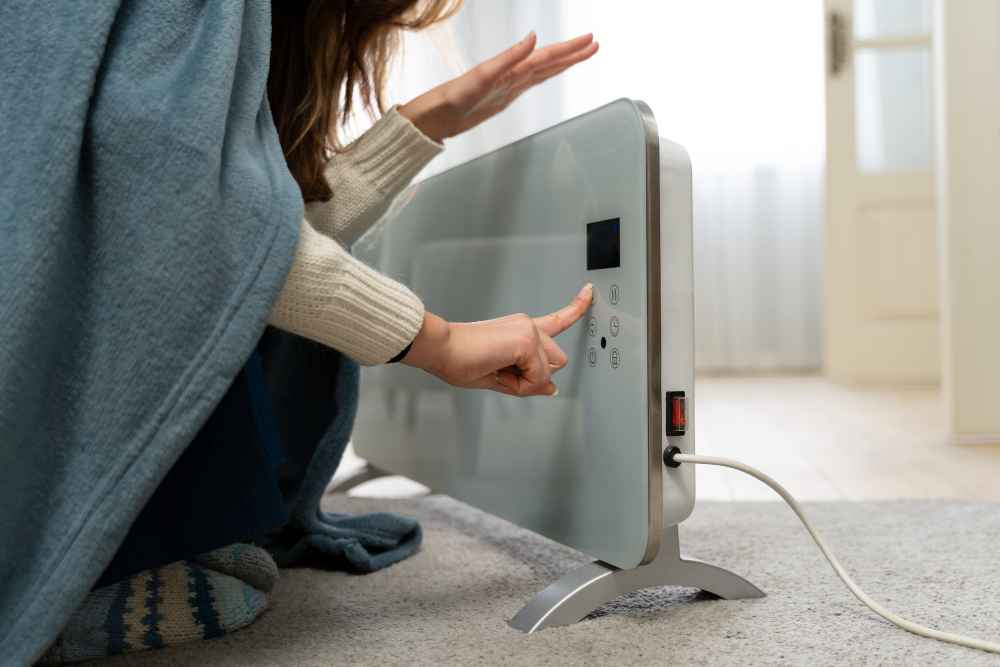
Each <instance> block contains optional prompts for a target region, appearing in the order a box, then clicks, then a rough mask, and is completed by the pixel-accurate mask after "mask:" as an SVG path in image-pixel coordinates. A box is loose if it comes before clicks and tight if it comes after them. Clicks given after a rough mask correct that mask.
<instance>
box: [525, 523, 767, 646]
mask: <svg viewBox="0 0 1000 667" xmlns="http://www.w3.org/2000/svg"><path fill="white" fill-rule="evenodd" d="M653 586H688V587H693V588H700V589H702V590H703V591H706V592H708V593H712V594H713V595H716V596H717V597H720V598H725V599H727V600H735V599H739V598H759V597H764V592H763V591H761V590H760V589H759V588H757V587H756V586H754V585H753V584H751V583H750V582H749V581H747V580H746V579H744V578H743V577H741V576H739V575H737V574H733V573H732V572H730V571H729V570H724V569H722V568H721V567H716V566H715V565H709V564H708V563H702V562H701V561H697V560H687V559H685V558H682V557H681V553H680V541H679V539H678V535H677V526H671V527H669V528H667V529H666V530H665V531H664V535H663V543H662V544H661V545H660V553H659V554H658V555H657V557H656V558H655V559H653V560H652V561H651V562H649V563H647V564H646V565H640V566H639V567H637V568H633V569H630V570H619V569H618V568H616V567H614V566H611V565H608V564H606V563H602V562H600V561H595V562H593V563H590V564H589V565H583V566H581V567H579V568H577V569H575V570H573V571H572V572H569V573H567V574H566V575H565V576H563V577H562V578H561V579H559V580H558V581H555V582H553V583H552V584H550V585H549V586H548V587H547V588H546V589H545V590H543V591H541V592H540V593H538V594H537V595H535V597H534V598H532V599H531V601H530V602H529V603H528V604H526V605H525V606H524V607H523V608H522V609H521V611H519V612H517V615H516V616H514V618H513V619H511V621H510V625H511V626H513V627H514V628H516V629H517V630H520V631H522V632H528V633H531V632H535V631H536V630H544V629H545V628H552V627H557V626H560V625H570V624H572V623H576V622H577V621H579V620H582V619H583V618H584V617H586V616H587V615H588V614H590V613H591V612H592V611H594V610H595V609H597V608H598V607H600V606H601V605H602V604H605V603H606V602H609V601H611V600H614V599H615V598H617V597H619V596H620V595H624V594H625V593H629V592H631V591H636V590H639V589H641V588H651V587H653Z"/></svg>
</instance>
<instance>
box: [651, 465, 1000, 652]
mask: <svg viewBox="0 0 1000 667" xmlns="http://www.w3.org/2000/svg"><path fill="white" fill-rule="evenodd" d="M670 458H672V460H673V461H675V462H677V463H702V464H708V465H714V466H723V467H726V468H732V469H734V470H739V471H740V472H745V473H746V474H748V475H750V476H752V477H756V478H757V479H759V480H760V481H762V482H764V483H765V484H767V485H768V486H769V487H771V488H772V489H774V491H775V493H777V494H778V495H779V496H781V497H782V499H784V501H785V502H786V503H788V506H789V507H791V508H792V511H793V512H795V514H796V515H798V517H799V519H800V520H801V521H802V525H804V526H805V527H806V530H808V531H809V534H810V535H812V538H813V540H814V541H815V542H816V546H818V547H819V549H820V551H822V552H823V555H824V556H826V560H827V561H829V563H830V565H831V566H833V570H834V572H836V573H837V576H838V577H840V579H841V581H843V582H844V584H845V585H846V586H847V588H848V589H849V590H850V591H851V593H853V594H854V597H856V598H857V599H859V600H861V602H863V603H864V604H865V605H867V606H868V608H869V609H871V610H872V611H874V612H875V613H876V614H878V615H879V616H881V617H882V618H884V619H885V620H887V621H889V622H890V623H895V624H896V625H897V626H899V627H901V628H902V629H904V630H908V631H909V632H912V633H913V634H915V635H920V636H922V637H929V638H931V639H937V640H939V641H943V642H949V643H951V644H958V645H959V646H966V647H968V648H977V649H979V650H981V651H989V652H990V653H1000V644H996V643H993V642H987V641H983V640H981V639H975V638H973V637H965V636H963V635H957V634H954V633H951V632H942V631H940V630H935V629H934V628H928V627H925V626H923V625H919V624H918V623H914V622H913V621H910V620H907V619H905V618H903V617H902V616H900V615H899V614H896V613H894V612H892V611H889V610H888V609H886V608H885V607H883V606H882V605H880V604H879V603H878V602H876V601H875V600H873V599H871V598H870V597H868V594H867V593H865V592H864V591H863V590H861V588H860V587H859V586H858V585H857V584H856V583H854V580H853V579H851V577H850V575H849V574H847V571H846V570H844V567H843V566H842V565H841V564H840V561H838V560H837V558H836V557H835V556H834V555H833V554H832V553H830V549H829V547H827V546H826V542H824V541H823V538H822V537H820V535H819V533H817V532H816V529H815V528H813V526H812V524H811V523H810V522H809V519H807V518H806V515H805V513H804V512H803V511H802V507H801V506H800V505H799V503H798V501H797V500H795V498H793V497H792V495H791V494H790V493H788V491H786V490H785V487H783V486H781V485H780V484H778V483H777V482H776V481H774V480H773V479H771V478H770V477H768V476H767V475H765V474H764V473H762V472H761V471H759V470H757V469H756V468H752V467H750V466H748V465H746V464H744V463H740V462H739V461H734V460H733V459H725V458H720V457H717V456H698V455H695V454H680V453H675V454H673V455H672V456H671V457H670Z"/></svg>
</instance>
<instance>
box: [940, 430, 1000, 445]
mask: <svg viewBox="0 0 1000 667" xmlns="http://www.w3.org/2000/svg"><path fill="white" fill-rule="evenodd" d="M951 441H952V442H953V443H954V444H956V445H961V446H962V447H975V446H977V445H1000V433H954V434H952V436H951Z"/></svg>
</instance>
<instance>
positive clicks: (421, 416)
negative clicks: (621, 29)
mask: <svg viewBox="0 0 1000 667" xmlns="http://www.w3.org/2000/svg"><path fill="white" fill-rule="evenodd" d="M691 246H692V240H691V169H690V163H689V161H688V157H687V154H686V152H685V151H684V149H683V148H682V147H681V146H679V145H677V144H674V143H671V142H669V141H666V140H664V139H661V138H659V136H658V134H657V129H656V122H655V120H654V118H653V114H652V113H651V112H650V110H649V108H648V107H647V106H646V105H645V104H644V103H642V102H637V101H632V100H628V99H622V100H618V101H616V102H612V103H611V104H608V105H606V106H603V107H601V108H599V109H596V110H594V111H591V112H589V113H586V114H583V115H582V116H578V117H576V118H573V119H571V120H568V121H566V122H563V123H561V124H559V125H557V126H555V127H552V128H550V129H547V130H544V131H542V132H539V133H538V134H535V135H532V136H530V137H527V138H525V139H522V140H520V141H517V142H515V143H513V144H511V145H509V146H506V147H504V148H501V149H499V150H497V151H494V152H492V153H489V154H488V155H484V156H482V157H480V158H477V159H475V160H472V161H471V162H468V163H466V164H463V165H460V166H458V167H455V168H453V169H451V170H449V171H446V172H444V173H441V174H439V175H436V176H434V177H432V178H429V179H427V180H425V181H423V182H420V183H417V184H416V185H414V186H412V187H411V188H410V189H408V190H407V191H406V192H404V193H403V194H402V195H401V196H400V197H399V199H398V200H397V201H396V203H395V204H394V205H393V207H392V209H391V210H390V211H389V213H388V214H387V216H386V217H385V218H384V219H383V220H382V221H381V222H380V223H379V225H378V226H377V227H376V228H375V229H373V230H372V231H371V232H370V233H369V234H367V235H366V236H364V237H363V238H362V239H360V240H359V241H358V243H356V244H355V246H354V252H355V254H356V255H357V256H359V257H360V258H362V259H363V260H365V261H366V262H368V263H369V264H371V265H372V266H374V267H376V268H377V269H379V270H380V271H382V272H384V273H386V274H389V275H390V276H393V277H394V278H397V279H398V280H400V281H401V282H403V283H405V284H407V285H409V286H410V287H411V288H412V289H413V290H414V291H415V292H416V293H417V294H418V295H419V296H420V297H421V298H422V299H423V300H424V302H425V304H426V306H427V308H428V309H429V310H430V311H432V312H434V313H437V314H439V315H441V316H442V317H444V318H446V319H448V320H450V321H474V320H483V319H489V318H494V317H499V316H502V315H508V314H511V313H519V312H524V313H528V314H530V315H533V316H535V315H542V314H545V313H549V312H551V311H553V310H556V309H557V308H560V307H561V306H564V305H565V304H566V303H567V302H569V300H570V299H571V298H572V297H573V295H575V294H576V292H577V291H578V290H579V289H580V287H581V286H583V285H584V284H585V283H586V282H592V283H593V284H594V303H593V306H592V307H591V309H590V310H589V312H588V313H587V314H586V316H585V317H584V318H583V319H582V320H581V321H580V322H578V323H577V324H575V325H574V326H573V327H571V328H570V329H569V330H567V331H566V332H565V333H563V334H562V335H561V336H559V337H558V338H557V339H556V340H557V342H558V343H559V345H560V346H562V348H563V349H564V350H565V351H566V353H567V355H568V356H569V364H568V366H567V367H566V368H564V369H563V370H562V371H561V372H559V373H557V374H556V375H555V376H554V380H555V382H556V384H557V385H558V386H559V394H558V396H556V397H534V398H527V399H524V398H514V397H509V396H504V395H501V394H499V393H496V392H490V391H480V390H465V389H456V388H453V387H450V386H448V385H446V384H445V383H443V382H441V381H439V380H437V379H435V378H433V377H431V376H429V375H426V374H424V373H422V372H420V371H417V370H415V369H412V368H408V367H406V366H402V365H398V364H394V365H391V366H383V367H378V368H372V369H366V370H365V372H364V374H363V377H362V399H361V406H360V408H359V414H358V418H357V421H356V425H355V430H354V435H353V442H354V446H355V448H356V450H357V453H358V454H359V455H360V456H361V457H362V458H364V459H366V460H368V461H369V462H370V463H371V464H372V465H373V466H374V467H376V468H378V469H381V470H383V471H387V472H390V473H396V474H401V475H405V476H406V477H409V478H412V479H414V480H417V481H419V482H422V483H423V484H426V485H427V486H429V487H430V488H431V489H433V490H434V491H435V492H440V493H446V494H448V495H451V496H453V497H455V498H457V499H460V500H462V501H464V502H467V503H469V504H471V505H474V506H476V507H479V508H481V509H483V510H485V511H487V512H490V513H492V514H496V515H498V516H501V517H503V518H505V519H508V520H510V521H511V522H513V523H515V524H518V525H520V526H523V527H525V528H528V529H530V530H533V531H535V532H538V533H541V534H542V535H545V536H546V537H548V538H550V539H553V540H555V541H557V542H561V543H562V544H565V545H568V546H570V547H573V548H575V549H577V550H579V551H582V552H585V553H587V554H590V555H592V556H594V557H595V558H597V559H598V560H600V561H603V562H604V563H607V564H610V565H612V566H615V567H616V568H635V567H637V566H640V565H643V564H645V563H649V562H650V561H652V560H653V559H654V558H656V557H657V554H658V552H659V550H660V548H661V541H663V536H664V534H665V532H664V529H665V527H670V526H675V525H676V524H677V523H679V522H681V521H683V520H684V519H685V518H686V517H687V516H688V515H689V514H690V512H691V510H692V507H693V504H694V492H695V491H694V466H693V465H688V466H681V467H680V468H668V467H665V466H664V464H663V460H662V455H663V451H664V450H665V449H667V448H668V447H677V448H679V449H680V450H681V451H683V452H684V453H693V452H694V450H695V446H694V395H693V393H694V368H693V366H694V364H693V362H694V358H693V356H694V350H693V301H692V247H691ZM674 535H676V532H675V533H674ZM673 548H674V549H676V545H673Z"/></svg>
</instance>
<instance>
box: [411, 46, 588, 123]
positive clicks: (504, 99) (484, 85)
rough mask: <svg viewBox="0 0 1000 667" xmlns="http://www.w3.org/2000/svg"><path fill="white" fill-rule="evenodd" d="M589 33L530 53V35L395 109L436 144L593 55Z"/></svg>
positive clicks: (533, 49) (490, 115)
mask: <svg viewBox="0 0 1000 667" xmlns="http://www.w3.org/2000/svg"><path fill="white" fill-rule="evenodd" d="M597 48H598V45H597V42H595V41H594V36H593V35H582V36H580V37H577V38H575V39H571V40H568V41H565V42H561V43H559V44H552V45H551V46H547V47H545V48H544V49H538V50H537V51H536V50H535V33H534V32H531V33H529V34H528V36H527V37H525V38H524V39H523V40H521V41H520V42H518V43H517V44H515V45H514V46H512V47H510V48H509V49H507V50H506V51H504V52H503V53H501V54H499V55H497V56H494V57H493V58H490V59H489V60H487V61H486V62H483V63H480V64H479V65H477V66H476V67H473V68H472V69H470V70H469V71H468V72H466V73H465V74H463V75H462V76H460V77H458V78H457V79H452V80H451V81H448V82H447V83H443V84H441V85H440V86H438V87H437V88H434V89H432V90H430V91H428V92H426V93H424V94H423V95H421V96H420V97H417V98H416V99H414V100H413V101H411V102H408V103H407V104H404V105H403V106H401V107H400V108H399V113H401V114H402V115H403V116H404V117H406V118H407V119H409V120H410V122H412V123H413V124H414V125H416V126H417V128H418V129H419V130H420V131H422V132H423V133H424V134H426V135H427V136H428V137H430V138H431V139H433V140H435V141H437V142H441V141H442V140H444V139H447V138H448V137H454V136H455V135H457V134H461V133H462V132H465V131H466V130H468V129H470V128H473V127H475V126H476V125H479V124H480V123H482V122H483V121H484V120H487V119H489V118H491V117H493V116H495V115H496V114H498V113H500V112H501V111H503V110H504V109H506V108H507V107H508V106H510V103H511V102H513V101H514V100H516V99H517V98H518V96H520V95H521V93H523V92H524V91H526V90H527V89H528V88H531V87H532V86H535V85H537V84H539V83H541V82H543V81H545V80H546V79H549V78H551V77H553V76H555V75H556V74H559V73H560V72H562V71H563V70H565V69H567V68H569V67H572V66H573V65H575V64H576V63H578V62H580V61H582V60H586V59H587V58H589V57H590V56H592V55H594V54H595V53H597Z"/></svg>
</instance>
